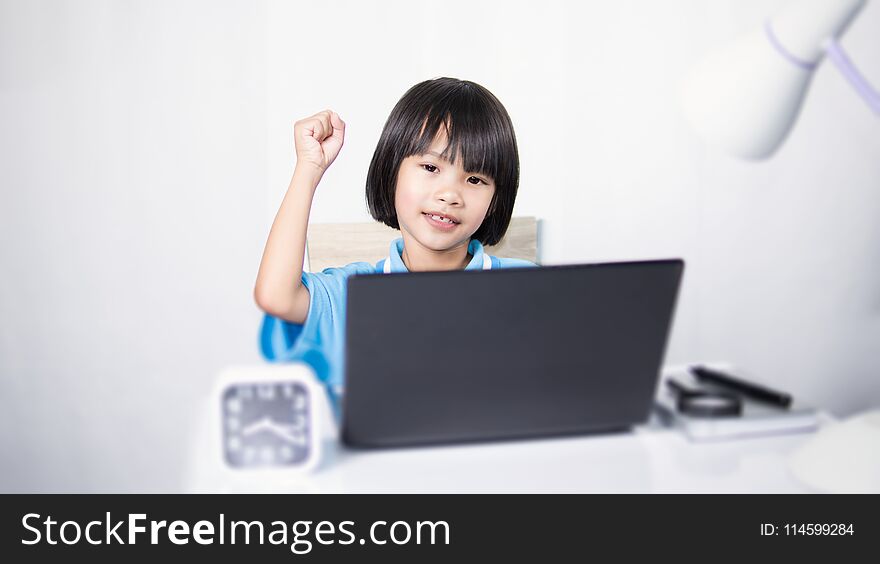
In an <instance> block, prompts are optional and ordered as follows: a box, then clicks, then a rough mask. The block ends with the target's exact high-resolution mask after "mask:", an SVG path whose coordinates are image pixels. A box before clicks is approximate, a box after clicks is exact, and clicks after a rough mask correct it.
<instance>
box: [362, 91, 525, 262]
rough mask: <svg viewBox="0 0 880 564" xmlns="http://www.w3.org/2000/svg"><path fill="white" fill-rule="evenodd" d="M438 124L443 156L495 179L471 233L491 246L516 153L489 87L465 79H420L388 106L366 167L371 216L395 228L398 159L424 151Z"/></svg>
mask: <svg viewBox="0 0 880 564" xmlns="http://www.w3.org/2000/svg"><path fill="white" fill-rule="evenodd" d="M441 127H444V128H445V131H446V135H447V141H448V143H447V145H446V148H445V149H444V150H443V157H444V158H446V159H447V160H449V162H451V163H452V164H455V159H456V157H458V156H461V158H462V159H463V165H462V168H464V170H466V171H467V172H473V173H477V174H485V175H487V176H489V177H491V178H492V180H493V181H494V183H495V195H494V196H493V197H492V203H491V204H490V205H489V210H488V211H487V212H486V217H485V219H484V220H483V223H482V224H481V225H480V227H479V228H478V229H477V231H476V232H474V234H473V235H472V236H471V238H472V239H477V240H479V241H480V242H481V243H482V244H484V245H495V244H497V243H498V242H499V241H500V240H501V238H502V237H504V233H505V232H506V231H507V227H508V226H509V225H510V217H511V215H512V214H513V204H514V201H515V200H516V190H517V188H518V187H519V154H518V152H517V147H516V137H515V135H514V133H513V123H512V122H511V121H510V116H509V115H507V110H505V109H504V106H502V105H501V102H499V101H498V99H497V98H496V97H495V96H494V95H493V94H492V93H491V92H489V91H488V90H486V89H485V88H484V87H482V86H480V85H479V84H476V83H474V82H470V81H467V80H458V79H456V78H435V79H432V80H426V81H424V82H420V83H418V84H416V85H415V86H413V87H412V88H410V89H409V90H407V91H406V93H405V94H404V95H403V97H402V98H401V99H400V100H399V101H398V102H397V104H396V105H395V106H394V109H392V110H391V115H390V116H388V121H386V122H385V127H384V128H383V129H382V135H381V136H380V137H379V143H378V144H377V145H376V151H375V153H373V160H372V161H371V162H370V168H369V171H368V172H367V206H368V207H369V209H370V215H372V216H373V219H375V220H376V221H381V222H382V223H384V224H385V225H388V226H389V227H393V228H394V229H400V224H399V223H398V221H397V213H396V211H395V208H394V194H395V190H396V188H397V173H398V171H399V170H400V163H401V162H403V159H405V158H406V157H409V156H412V155H423V154H425V153H426V152H427V151H428V149H429V148H430V146H431V143H432V142H433V141H434V138H435V136H436V135H437V132H438V131H439V130H440V128H441Z"/></svg>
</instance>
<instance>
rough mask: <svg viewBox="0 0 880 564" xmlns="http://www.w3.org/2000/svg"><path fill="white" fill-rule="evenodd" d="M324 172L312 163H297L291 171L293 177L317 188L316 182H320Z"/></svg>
mask: <svg viewBox="0 0 880 564" xmlns="http://www.w3.org/2000/svg"><path fill="white" fill-rule="evenodd" d="M324 170H325V169H323V168H321V167H319V166H318V165H316V164H313V163H309V162H298V163H296V167H295V168H294V169H293V177H294V178H296V179H300V180H302V181H306V182H309V183H312V184H314V186H317V185H318V182H320V181H321V177H323V176H324Z"/></svg>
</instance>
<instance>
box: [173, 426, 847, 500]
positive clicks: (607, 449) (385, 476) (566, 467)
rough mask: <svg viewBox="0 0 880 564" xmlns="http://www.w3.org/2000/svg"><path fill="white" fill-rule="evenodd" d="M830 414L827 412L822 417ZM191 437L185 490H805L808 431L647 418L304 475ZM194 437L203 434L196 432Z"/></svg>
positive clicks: (356, 456)
mask: <svg viewBox="0 0 880 564" xmlns="http://www.w3.org/2000/svg"><path fill="white" fill-rule="evenodd" d="M827 420H830V418H829V417H828V416H826V421H827ZM206 436H207V435H206V434H204V433H200V434H197V436H196V438H197V440H196V441H195V443H194V445H193V446H194V448H193V451H192V453H191V454H192V463H191V466H190V468H189V472H188V476H187V480H186V483H185V484H184V490H185V491H188V492H198V493H208V492H255V493H258V492H263V493H265V492H273V493H808V492H809V491H810V490H809V489H807V488H806V487H805V486H803V485H801V484H800V483H798V482H797V481H795V479H794V478H793V477H792V475H791V474H790V471H789V469H788V458H789V455H790V454H791V453H792V452H793V450H794V449H796V448H797V447H798V446H799V445H800V444H802V443H803V441H805V440H807V439H808V438H810V437H811V436H812V433H799V434H787V435H776V436H771V437H761V438H747V439H737V440H728V441H723V442H709V443H693V442H690V441H688V440H687V439H686V438H685V437H684V436H683V435H682V434H681V433H680V432H678V431H676V430H673V429H668V428H664V427H662V426H660V425H659V424H658V423H657V422H656V421H654V420H652V422H651V424H649V425H645V426H642V427H637V428H636V429H634V430H633V431H632V432H629V433H622V434H611V435H591V436H579V437H566V438H553V439H535V440H527V441H508V442H499V443H482V444H469V445H461V446H442V447H421V448H406V449H391V450H378V451H377V450H371V451H358V450H350V449H347V448H345V447H343V446H341V445H340V444H339V443H338V442H336V441H332V440H331V441H328V442H326V443H325V445H326V446H325V455H326V456H325V458H324V462H323V463H322V465H321V466H319V467H318V468H317V469H316V470H314V471H313V472H312V473H310V474H306V475H297V474H295V473H292V472H285V473H279V472H272V473H260V472H253V471H251V472H230V471H229V470H228V469H226V468H224V467H223V466H222V465H221V464H220V463H219V460H220V455H219V453H218V452H216V451H214V452H212V451H211V448H210V447H209V446H208V445H209V443H211V441H209V440H204V439H205V438H206ZM198 437H201V439H199V438H198Z"/></svg>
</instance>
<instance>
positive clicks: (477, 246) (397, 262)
mask: <svg viewBox="0 0 880 564" xmlns="http://www.w3.org/2000/svg"><path fill="white" fill-rule="evenodd" d="M402 252H403V237H398V238H397V239H395V240H393V241H391V247H390V248H389V249H388V257H387V258H386V259H385V260H382V261H379V264H377V265H376V266H377V267H378V268H377V271H378V272H383V270H384V267H385V264H386V263H388V262H390V264H391V269H390V271H391V272H409V270H408V269H407V268H406V265H405V264H403V258H402V257H401V256H400V254H401V253H402ZM468 254H470V255H473V258H472V259H471V261H470V262H469V263H468V265H467V266H466V267H465V270H483V269H490V268H491V262H489V261H488V260H486V259H488V258H489V257H488V255H486V254H485V253H484V251H483V244H482V243H480V242H479V241H478V240H476V239H471V241H470V243H469V244H468ZM486 263H488V265H487V264H486ZM380 265H381V266H380Z"/></svg>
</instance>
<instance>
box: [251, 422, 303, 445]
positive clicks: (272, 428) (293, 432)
mask: <svg viewBox="0 0 880 564" xmlns="http://www.w3.org/2000/svg"><path fill="white" fill-rule="evenodd" d="M299 427H300V426H299V425H282V424H279V423H275V422H273V421H272V419H271V418H270V417H263V418H262V419H260V420H258V421H256V422H254V423H251V424H250V425H247V426H246V427H244V429H242V431H241V434H242V435H243V436H246V437H249V436H251V435H254V434H256V433H259V432H260V431H267V432H269V433H272V434H273V435H275V436H276V437H278V438H280V439H282V440H284V441H286V442H289V443H292V444H295V445H303V444H305V443H306V438H305V435H304V434H302V433H301V432H297V431H300V430H301V429H299Z"/></svg>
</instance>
